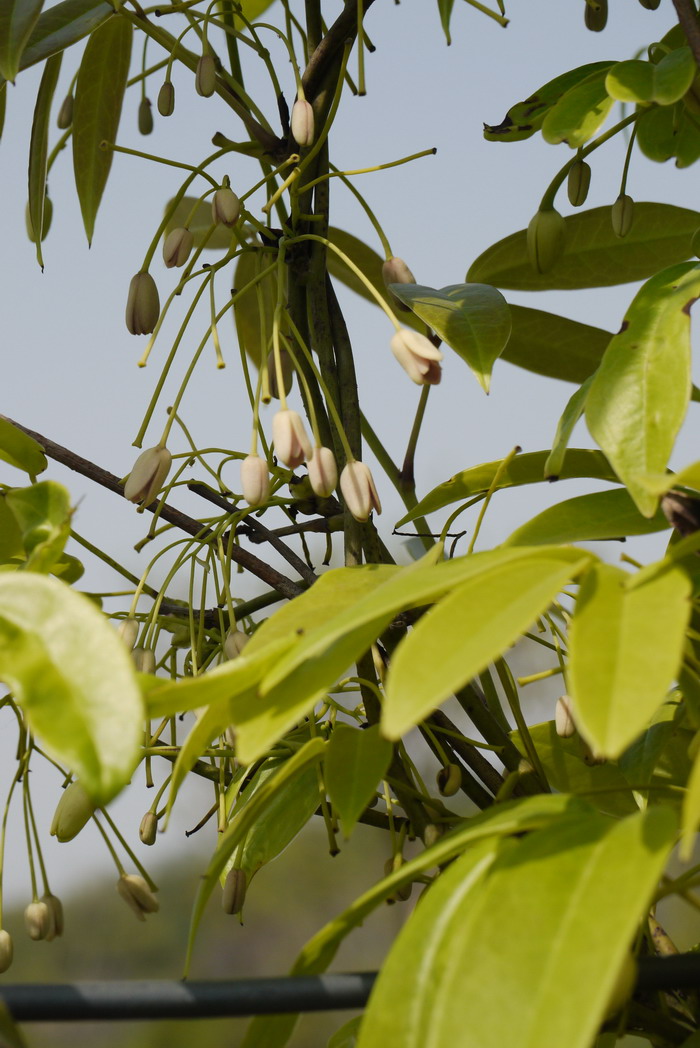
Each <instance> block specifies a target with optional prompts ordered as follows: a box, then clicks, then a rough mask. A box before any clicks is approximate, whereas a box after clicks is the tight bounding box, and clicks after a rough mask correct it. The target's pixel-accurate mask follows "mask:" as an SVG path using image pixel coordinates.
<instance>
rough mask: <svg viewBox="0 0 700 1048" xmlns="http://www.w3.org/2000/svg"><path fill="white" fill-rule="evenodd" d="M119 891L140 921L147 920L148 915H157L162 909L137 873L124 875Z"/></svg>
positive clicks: (118, 886) (120, 880)
mask: <svg viewBox="0 0 700 1048" xmlns="http://www.w3.org/2000/svg"><path fill="white" fill-rule="evenodd" d="M117 891H118V892H119V894H120V895H121V897H122V899H123V900H124V902H125V903H127V905H128V906H130V907H131V909H132V910H133V911H134V913H135V914H136V916H137V917H138V919H139V920H140V921H145V920H146V914H147V913H157V912H158V910H159V909H160V904H159V902H158V900H157V899H156V897H155V895H154V894H153V892H152V891H151V889H150V888H149V887H148V885H147V884H146V882H145V881H144V879H143V877H139V875H138V874H137V873H123V874H122V875H121V877H120V878H119V880H118V881H117Z"/></svg>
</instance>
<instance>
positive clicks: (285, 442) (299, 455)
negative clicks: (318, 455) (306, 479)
mask: <svg viewBox="0 0 700 1048" xmlns="http://www.w3.org/2000/svg"><path fill="white" fill-rule="evenodd" d="M272 439H273V441H274V444H275V454H276V455H277V458H278V459H279V460H280V462H284V464H285V466H289V468H290V469H296V468H297V466H300V465H301V464H302V462H304V461H308V460H309V459H310V458H311V456H312V454H313V448H312V446H311V442H310V440H309V438H308V436H307V435H306V430H305V429H304V423H303V422H302V420H301V416H300V415H299V414H298V413H297V412H296V411H290V410H289V408H285V409H284V410H281V411H278V412H277V414H276V415H275V416H274V418H273V419H272Z"/></svg>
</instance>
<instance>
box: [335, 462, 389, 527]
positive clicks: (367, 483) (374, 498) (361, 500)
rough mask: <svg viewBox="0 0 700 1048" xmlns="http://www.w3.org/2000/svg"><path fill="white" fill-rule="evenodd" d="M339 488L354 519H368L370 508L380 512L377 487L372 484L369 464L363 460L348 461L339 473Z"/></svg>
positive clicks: (380, 505) (380, 506)
mask: <svg viewBox="0 0 700 1048" xmlns="http://www.w3.org/2000/svg"><path fill="white" fill-rule="evenodd" d="M340 490H341V492H342V493H343V498H344V499H345V505H346V506H347V507H348V510H349V511H350V513H352V515H353V517H354V518H355V520H359V521H360V522H362V521H365V520H368V519H369V515H370V513H371V512H372V510H376V511H377V513H381V512H382V504H381V502H380V501H379V495H378V494H377V489H376V488H375V486H374V480H373V479H372V474H371V473H370V471H369V466H367V465H365V463H364V462H357V461H353V462H348V463H347V465H346V466H345V468H344V469H343V472H342V473H341V474H340Z"/></svg>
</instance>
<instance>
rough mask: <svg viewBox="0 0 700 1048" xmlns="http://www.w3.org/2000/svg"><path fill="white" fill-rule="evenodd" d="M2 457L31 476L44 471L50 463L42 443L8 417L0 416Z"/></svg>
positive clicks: (4, 460) (0, 454) (0, 451)
mask: <svg viewBox="0 0 700 1048" xmlns="http://www.w3.org/2000/svg"><path fill="white" fill-rule="evenodd" d="M0 459H2V461H3V462H9V464H10V465H11V466H15V467H16V468H17V469H21V470H24V472H25V473H28V474H29V476H30V477H35V476H36V475H37V474H38V473H43V472H44V470H45V469H46V467H47V465H48V463H47V461H46V455H45V454H44V449H43V448H42V446H41V444H39V442H38V441H36V440H34V437H30V436H29V435H28V434H27V433H23V432H22V430H21V429H18V428H17V426H13V425H12V423H11V422H10V421H9V419H6V418H0Z"/></svg>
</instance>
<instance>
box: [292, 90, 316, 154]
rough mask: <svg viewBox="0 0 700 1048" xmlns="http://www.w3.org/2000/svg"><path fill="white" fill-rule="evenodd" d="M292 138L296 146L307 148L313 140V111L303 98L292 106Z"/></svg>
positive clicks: (298, 99)
mask: <svg viewBox="0 0 700 1048" xmlns="http://www.w3.org/2000/svg"><path fill="white" fill-rule="evenodd" d="M291 128H292V138H293V139H294V141H295V142H296V144H297V145H298V146H302V147H303V148H305V149H306V148H308V147H309V146H310V145H312V144H313V140H314V111H313V107H312V106H311V103H310V102H307V101H306V99H305V98H297V100H296V102H295V103H294V105H293V106H292V119H291Z"/></svg>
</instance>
